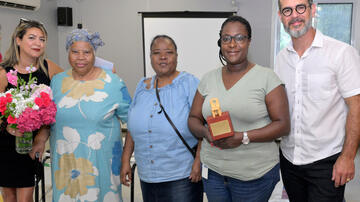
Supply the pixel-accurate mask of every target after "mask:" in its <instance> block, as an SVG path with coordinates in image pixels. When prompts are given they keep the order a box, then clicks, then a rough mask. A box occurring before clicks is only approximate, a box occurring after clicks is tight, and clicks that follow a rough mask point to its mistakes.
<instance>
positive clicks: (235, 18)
mask: <svg viewBox="0 0 360 202" xmlns="http://www.w3.org/2000/svg"><path fill="white" fill-rule="evenodd" d="M229 22H240V23H241V24H243V25H244V26H245V28H246V31H247V33H248V38H249V39H251V26H250V23H249V21H247V20H246V19H245V18H243V17H241V16H238V15H233V16H231V17H228V18H227V19H226V20H225V21H224V22H223V24H222V25H221V29H220V33H219V35H220V37H221V34H222V31H223V29H224V27H225V25H226V24H227V23H229Z"/></svg>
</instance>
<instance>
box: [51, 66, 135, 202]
mask: <svg viewBox="0 0 360 202" xmlns="http://www.w3.org/2000/svg"><path fill="white" fill-rule="evenodd" d="M51 88H52V90H53V93H54V100H55V103H56V105H57V110H58V111H57V114H56V123H55V124H54V125H53V126H52V127H51V136H50V148H51V158H52V167H51V173H52V185H53V186H52V187H53V201H61V202H66V201H111V202H113V201H122V198H121V184H120V162H121V154H122V140H121V129H120V122H119V120H120V121H121V122H122V123H124V122H126V121H127V111H128V107H129V104H130V102H131V98H130V96H129V93H128V90H127V88H126V86H125V84H124V82H123V81H122V80H121V79H120V78H119V77H117V76H116V75H115V74H112V73H111V72H110V71H105V70H102V72H101V74H100V75H99V76H98V78H97V79H95V80H91V81H78V80H74V79H73V77H72V71H71V70H68V71H66V72H63V73H60V74H58V75H56V76H55V77H54V78H53V79H52V81H51Z"/></svg>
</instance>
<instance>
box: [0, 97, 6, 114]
mask: <svg viewBox="0 0 360 202" xmlns="http://www.w3.org/2000/svg"><path fill="white" fill-rule="evenodd" d="M6 105H7V98H6V97H0V112H1V114H3V115H4V112H5V110H6Z"/></svg>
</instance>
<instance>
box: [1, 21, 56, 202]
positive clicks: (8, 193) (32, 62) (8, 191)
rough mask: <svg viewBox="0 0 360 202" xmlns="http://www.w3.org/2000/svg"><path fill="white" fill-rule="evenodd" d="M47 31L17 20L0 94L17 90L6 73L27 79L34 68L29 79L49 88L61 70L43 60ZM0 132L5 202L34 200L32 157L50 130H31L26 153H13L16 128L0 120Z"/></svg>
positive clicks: (5, 59)
mask: <svg viewBox="0 0 360 202" xmlns="http://www.w3.org/2000/svg"><path fill="white" fill-rule="evenodd" d="M46 42H47V32H46V30H45V27H44V26H43V24H41V23H39V22H37V21H33V20H26V19H20V23H19V24H18V26H17V27H16V28H15V31H14V33H13V35H12V38H11V45H10V47H9V49H8V50H7V52H6V54H5V57H4V61H3V62H2V63H0V92H5V91H7V90H9V89H10V88H16V86H14V85H13V84H11V83H10V82H8V79H7V76H6V74H7V72H10V71H15V70H16V71H17V77H19V78H22V79H24V80H25V81H28V80H29V75H30V72H29V71H28V70H27V69H28V67H30V66H32V67H33V72H32V77H36V78H37V84H45V85H50V80H51V78H52V76H53V75H55V74H56V73H59V72H61V71H62V69H61V68H60V67H58V66H57V65H56V64H55V63H53V62H51V61H50V60H48V59H45V47H46ZM0 122H1V132H0V159H1V162H2V163H1V166H0V187H2V196H3V198H4V201H5V202H13V201H14V202H16V201H17V202H19V201H24V202H25V201H26V202H29V201H33V199H32V198H33V189H34V184H35V182H34V175H35V170H34V160H33V159H34V156H35V153H39V154H40V156H41V155H42V153H43V151H44V148H45V141H46V139H47V137H48V136H49V128H48V127H42V128H41V129H40V130H38V131H34V132H33V135H34V142H33V149H32V151H31V152H30V153H29V155H30V156H29V155H28V154H25V155H24V154H18V153H17V152H16V151H15V136H22V133H20V132H19V131H18V130H16V129H12V128H10V127H8V126H7V121H6V119H4V120H1V121H0Z"/></svg>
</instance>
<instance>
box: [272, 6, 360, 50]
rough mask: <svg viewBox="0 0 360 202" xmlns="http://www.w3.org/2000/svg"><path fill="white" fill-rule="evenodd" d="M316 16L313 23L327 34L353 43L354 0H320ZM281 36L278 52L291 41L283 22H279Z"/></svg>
mask: <svg viewBox="0 0 360 202" xmlns="http://www.w3.org/2000/svg"><path fill="white" fill-rule="evenodd" d="M315 3H317V10H316V17H315V19H313V25H314V27H316V28H317V29H319V30H320V31H321V32H322V33H324V34H325V35H327V36H330V37H333V38H335V39H338V40H340V41H343V42H345V43H348V44H350V45H354V44H353V34H352V33H353V25H354V23H353V19H354V18H353V16H354V13H353V11H354V10H355V9H354V7H355V5H354V0H347V1H346V2H345V1H344V0H318V1H315ZM278 25H279V27H280V28H278V30H279V38H278V40H277V42H276V43H277V46H276V47H277V48H276V49H277V50H276V53H278V52H279V51H280V50H281V49H283V48H284V47H285V46H286V45H287V44H288V43H289V42H290V40H291V39H290V36H289V34H288V33H286V32H285V30H284V28H283V26H282V24H281V22H280V21H279V23H278Z"/></svg>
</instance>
